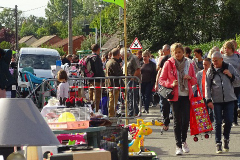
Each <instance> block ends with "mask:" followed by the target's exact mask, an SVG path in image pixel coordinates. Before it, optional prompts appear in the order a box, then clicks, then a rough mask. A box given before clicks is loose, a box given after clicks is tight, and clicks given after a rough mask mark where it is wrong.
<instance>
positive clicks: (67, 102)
mask: <svg viewBox="0 0 240 160" xmlns="http://www.w3.org/2000/svg"><path fill="white" fill-rule="evenodd" d="M65 104H66V107H67V108H70V107H71V102H70V99H69V98H67V99H66V101H65Z"/></svg>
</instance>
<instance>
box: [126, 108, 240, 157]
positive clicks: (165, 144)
mask: <svg viewBox="0 0 240 160" xmlns="http://www.w3.org/2000/svg"><path fill="white" fill-rule="evenodd" d="M159 110H160V109H159V107H152V108H150V113H149V114H147V115H146V114H144V113H143V115H142V117H140V118H142V119H144V122H150V121H152V119H154V118H159V117H160V111H159ZM130 122H131V123H136V120H131V121H130ZM239 124H240V121H239ZM150 127H151V128H152V130H153V133H152V134H151V135H149V136H146V137H145V142H144V143H145V144H144V145H145V146H144V147H145V148H147V149H150V150H152V151H155V152H156V153H157V155H158V158H159V159H160V160H178V159H184V160H198V159H199V160H235V159H236V160H237V159H240V126H236V127H232V131H231V134H230V145H229V147H230V150H229V152H228V153H226V152H223V153H221V154H216V147H215V135H214V131H213V133H212V137H211V135H210V138H209V139H205V138H204V137H203V138H202V139H201V137H200V136H199V137H198V138H199V141H198V142H194V141H193V136H190V132H188V138H187V143H188V146H189V148H190V153H184V154H183V155H181V156H176V155H175V148H176V144H175V138H174V133H173V121H172V120H171V122H170V127H169V130H168V131H166V132H163V135H161V134H160V131H161V127H160V126H150Z"/></svg>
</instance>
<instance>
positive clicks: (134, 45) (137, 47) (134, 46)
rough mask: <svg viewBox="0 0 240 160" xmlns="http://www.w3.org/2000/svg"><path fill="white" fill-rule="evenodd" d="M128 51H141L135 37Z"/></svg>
mask: <svg viewBox="0 0 240 160" xmlns="http://www.w3.org/2000/svg"><path fill="white" fill-rule="evenodd" d="M130 49H142V46H141V44H140V42H139V40H138V38H137V37H136V38H135V39H134V41H133V43H132V44H131V46H130Z"/></svg>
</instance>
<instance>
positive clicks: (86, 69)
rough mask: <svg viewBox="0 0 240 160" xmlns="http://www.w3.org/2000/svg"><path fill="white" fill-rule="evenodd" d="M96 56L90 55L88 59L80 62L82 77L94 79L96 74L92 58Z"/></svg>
mask: <svg viewBox="0 0 240 160" xmlns="http://www.w3.org/2000/svg"><path fill="white" fill-rule="evenodd" d="M95 56H96V55H89V56H87V57H83V58H82V59H80V61H79V69H80V75H81V76H82V77H93V76H94V72H93V70H92V62H91V61H92V57H95Z"/></svg>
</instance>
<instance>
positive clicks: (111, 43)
mask: <svg viewBox="0 0 240 160" xmlns="http://www.w3.org/2000/svg"><path fill="white" fill-rule="evenodd" d="M119 42H120V38H119V36H118V34H117V33H115V34H114V35H113V36H112V37H111V38H110V39H109V40H108V41H107V42H106V43H105V44H104V45H103V46H102V48H104V49H106V50H105V51H104V52H105V53H106V52H109V51H110V50H112V49H113V48H115V47H117V46H118V45H119Z"/></svg>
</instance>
